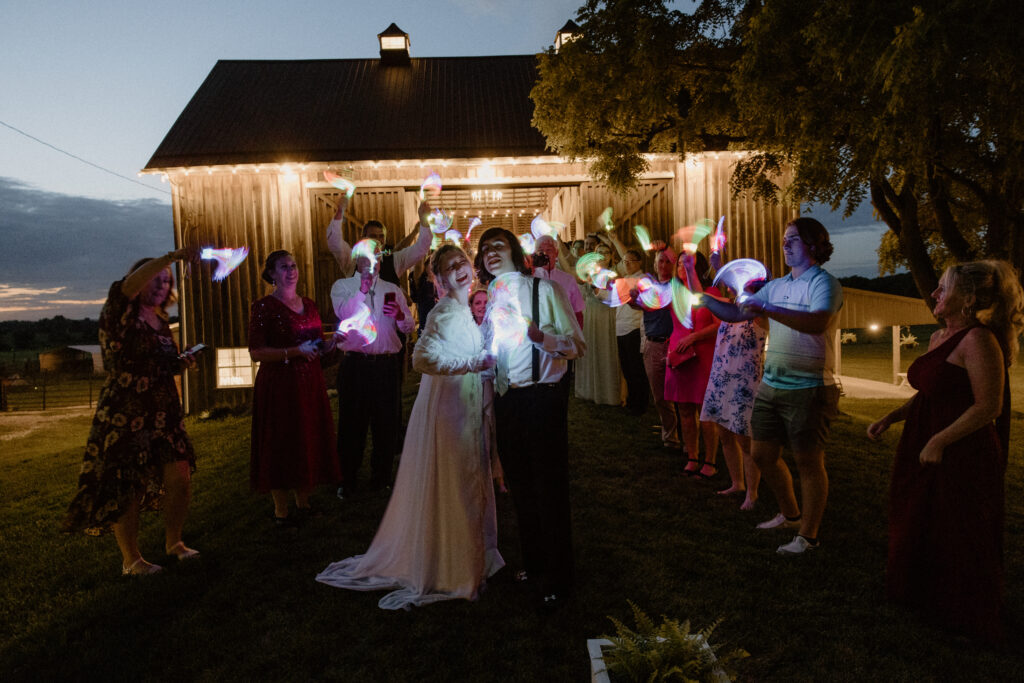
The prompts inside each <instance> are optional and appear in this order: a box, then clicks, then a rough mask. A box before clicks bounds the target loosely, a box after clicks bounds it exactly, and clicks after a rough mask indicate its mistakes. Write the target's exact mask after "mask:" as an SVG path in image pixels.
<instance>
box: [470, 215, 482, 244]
mask: <svg viewBox="0 0 1024 683" xmlns="http://www.w3.org/2000/svg"><path fill="white" fill-rule="evenodd" d="M481 223H483V221H482V220H480V216H473V217H472V218H470V219H469V228H468V229H467V230H466V242H467V243H468V242H469V233H471V232H473V228H475V227H477V226H478V225H480V224H481Z"/></svg>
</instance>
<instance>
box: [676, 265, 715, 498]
mask: <svg viewBox="0 0 1024 683" xmlns="http://www.w3.org/2000/svg"><path fill="white" fill-rule="evenodd" d="M676 277H677V278H678V279H679V280H681V281H682V282H683V283H684V284H686V285H687V286H688V288H689V289H690V291H692V292H702V291H707V292H709V293H711V294H714V295H716V296H721V294H720V292H719V291H718V289H717V288H715V287H712V286H711V278H710V277H709V267H708V260H707V258H706V257H705V256H704V254H701V253H700V252H697V254H695V255H694V254H685V255H683V256H681V257H680V258H679V260H678V261H677V263H676ZM675 308H676V307H675V306H674V305H673V307H672V335H671V336H670V337H669V340H668V349H669V354H668V362H667V363H666V367H665V400H666V401H672V402H674V403H675V404H676V412H677V414H678V425H679V430H680V432H682V438H683V446H684V447H685V448H686V455H687V458H688V461H687V463H686V467H685V468H684V469H683V473H684V474H686V475H688V476H696V477H699V478H701V479H710V478H711V477H713V476H714V475H715V473H717V472H718V468H717V467H716V466H715V461H716V459H717V457H718V431H717V429H716V428H715V425H714V423H712V422H701V421H700V419H699V416H700V411H701V406H702V405H703V403H704V394H705V392H706V391H707V388H708V377H709V376H710V375H711V364H712V362H713V361H714V359H715V335H716V333H717V332H718V324H719V322H720V321H719V320H718V318H716V317H715V316H714V315H712V313H711V312H710V311H709V310H708V309H706V308H704V307H700V308H693V309H692V310H691V311H690V316H689V318H690V320H688V321H683V320H680V319H679V316H678V315H677V314H676V311H675ZM686 323H689V325H687V324H686ZM702 436H703V439H704V458H703V461H701V459H700V458H698V453H699V452H700V450H699V449H700V440H701V437H702Z"/></svg>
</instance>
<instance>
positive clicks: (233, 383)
mask: <svg viewBox="0 0 1024 683" xmlns="http://www.w3.org/2000/svg"><path fill="white" fill-rule="evenodd" d="M257 368H259V363H254V362H252V359H251V358H250V357H249V349H247V348H244V347H242V348H237V349H217V388H218V389H234V388H237V387H251V386H252V385H253V378H254V377H255V376H256V370H257Z"/></svg>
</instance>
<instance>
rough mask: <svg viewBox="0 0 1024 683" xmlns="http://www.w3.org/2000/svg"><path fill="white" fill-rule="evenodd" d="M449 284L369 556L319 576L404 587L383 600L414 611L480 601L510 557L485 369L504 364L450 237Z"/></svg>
mask: <svg viewBox="0 0 1024 683" xmlns="http://www.w3.org/2000/svg"><path fill="white" fill-rule="evenodd" d="M430 269H431V271H432V272H433V274H434V277H435V279H436V280H437V282H438V285H439V288H442V289H444V290H446V291H447V293H446V295H445V296H443V297H442V298H441V300H440V301H438V303H437V305H436V306H435V307H434V309H433V310H432V311H431V312H430V315H429V317H428V318H427V323H426V327H425V328H424V330H423V334H422V335H421V336H420V338H419V341H418V342H417V343H416V348H415V351H414V352H413V368H415V369H416V370H417V371H419V372H421V373H423V375H422V379H421V381H420V389H419V393H418V394H417V396H416V403H415V405H414V406H413V409H412V414H411V415H410V416H409V426H408V429H407V431H406V435H405V447H404V448H403V449H402V459H401V462H400V463H399V465H398V476H397V477H396V479H395V488H394V491H393V493H392V495H391V500H390V501H389V502H388V507H387V510H386V511H385V512H384V518H383V519H382V520H381V523H380V528H379V529H378V530H377V535H376V536H374V538H373V542H372V543H371V544H370V548H369V550H367V551H366V554H365V555H356V556H355V557H350V558H347V559H344V560H342V561H340V562H334V563H332V564H331V565H329V566H328V567H327V569H325V570H324V571H322V572H321V573H320V574H318V575H317V577H316V580H317V581H320V582H322V583H326V584H328V585H330V586H336V587H338V588H348V589H350V590H361V591H369V590H382V589H394V590H393V591H392V592H391V593H388V594H387V595H385V596H384V597H383V598H381V600H380V602H379V603H378V604H379V606H380V607H381V608H383V609H399V608H402V609H409V608H411V607H413V606H417V605H426V604H429V603H432V602H437V601H439V600H451V599H454V598H464V599H467V600H474V599H476V597H477V593H478V591H479V589H480V588H481V586H482V585H483V583H484V582H485V580H486V579H487V577H489V576H491V575H492V574H494V572H496V571H498V570H499V569H501V568H502V567H503V566H504V564H505V562H504V560H502V558H501V555H500V554H499V553H498V549H497V529H496V517H495V510H494V487H493V485H492V483H491V462H490V452H491V451H492V448H491V447H490V444H489V443H488V441H489V436H488V435H487V430H486V428H485V425H484V419H483V414H484V407H483V402H484V396H483V383H482V380H481V378H480V375H479V373H480V371H481V370H485V369H487V368H490V367H492V366H493V365H494V357H493V356H490V355H488V354H487V353H486V352H485V351H484V350H483V344H482V341H481V337H480V330H479V328H478V327H477V325H476V323H475V322H474V321H473V315H472V313H471V312H470V309H469V306H468V297H469V289H470V286H471V285H472V282H473V268H472V266H471V264H470V261H469V259H468V258H467V257H466V254H465V253H464V252H463V251H462V250H461V249H459V248H458V247H456V246H454V245H451V244H446V245H444V246H442V247H441V248H440V249H438V250H437V251H436V252H435V253H434V255H433V257H432V258H431V259H430Z"/></svg>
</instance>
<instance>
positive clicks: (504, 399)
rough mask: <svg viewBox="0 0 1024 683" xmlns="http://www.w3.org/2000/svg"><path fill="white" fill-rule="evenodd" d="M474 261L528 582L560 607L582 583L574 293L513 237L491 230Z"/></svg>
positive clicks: (579, 339)
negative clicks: (542, 271) (576, 582)
mask: <svg viewBox="0 0 1024 683" xmlns="http://www.w3.org/2000/svg"><path fill="white" fill-rule="evenodd" d="M475 265H476V269H477V276H478V277H479V278H480V281H481V282H484V283H487V284H489V285H490V287H489V291H488V302H487V318H486V322H485V325H486V326H487V327H486V329H485V338H486V339H488V340H489V342H490V343H491V345H492V348H493V349H494V350H495V351H496V352H497V353H496V355H497V365H496V366H495V380H494V383H495V394H496V395H495V398H494V414H495V427H496V431H497V438H496V441H497V445H498V455H499V457H500V458H501V462H502V467H503V468H504V470H505V476H506V477H507V481H508V483H509V488H510V489H511V491H512V499H513V501H514V503H515V506H516V516H517V518H518V520H519V537H520V543H521V545H522V549H523V564H524V569H525V572H526V573H525V575H524V576H525V577H527V578H529V583H530V585H531V586H533V587H534V588H535V590H537V597H538V599H539V600H540V605H541V607H542V608H543V609H545V610H552V609H555V608H556V607H558V606H559V605H560V604H561V602H562V601H563V600H564V599H565V598H566V597H568V595H569V594H570V593H571V591H572V582H573V556H572V529H571V526H572V525H571V512H570V508H569V458H568V451H569V430H568V409H569V395H568V392H567V391H566V388H565V386H564V383H562V382H561V381H560V380H561V379H562V376H563V375H564V374H565V371H566V366H567V363H568V361H569V360H570V359H573V358H578V357H580V356H582V355H583V353H584V351H585V350H586V344H585V343H584V341H583V332H582V331H581V330H580V326H579V323H578V322H577V321H576V316H575V315H574V313H573V311H572V308H571V307H570V305H569V301H568V299H567V298H566V296H565V293H564V292H563V291H562V289H561V288H560V287H557V286H553V285H552V283H551V282H550V281H549V280H542V279H539V278H535V277H531V276H530V275H529V270H528V269H527V267H526V264H525V259H524V257H523V250H522V247H521V246H520V245H519V241H518V240H517V239H516V238H515V236H514V235H513V234H512V233H510V232H509V231H507V230H504V229H502V228H491V229H489V230H487V231H486V232H484V234H483V235H481V237H480V241H479V245H478V249H477V256H476V260H475ZM510 321H511V323H510Z"/></svg>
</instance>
